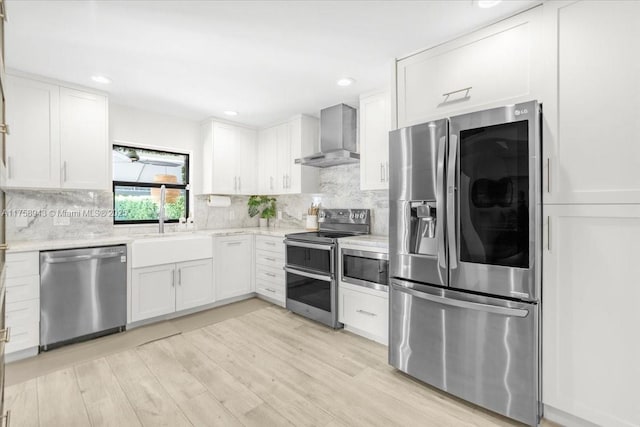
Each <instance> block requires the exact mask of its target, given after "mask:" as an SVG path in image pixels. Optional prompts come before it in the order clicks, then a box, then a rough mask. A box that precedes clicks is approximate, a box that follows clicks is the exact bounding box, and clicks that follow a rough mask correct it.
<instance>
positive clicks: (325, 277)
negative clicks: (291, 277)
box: [283, 267, 333, 282]
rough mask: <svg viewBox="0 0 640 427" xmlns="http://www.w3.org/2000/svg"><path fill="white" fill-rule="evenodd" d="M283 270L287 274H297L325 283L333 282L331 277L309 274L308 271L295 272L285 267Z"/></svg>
mask: <svg viewBox="0 0 640 427" xmlns="http://www.w3.org/2000/svg"><path fill="white" fill-rule="evenodd" d="M283 268H284V271H286V272H287V273H291V274H297V275H298V276H303V277H308V278H309V279H316V280H322V281H324V282H331V281H332V280H333V279H332V278H331V276H323V275H322V274H314V273H307V272H306V271H300V270H295V269H293V268H289V267H283Z"/></svg>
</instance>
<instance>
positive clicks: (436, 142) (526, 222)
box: [389, 101, 541, 425]
mask: <svg viewBox="0 0 640 427" xmlns="http://www.w3.org/2000/svg"><path fill="white" fill-rule="evenodd" d="M540 116H541V107H540V105H539V104H538V103H537V102H535V101H532V102H527V103H521V104H516V105H509V106H505V107H501V108H494V109H491V110H485V111H480V112H476V113H470V114H465V115H460V116H456V117H451V118H449V119H442V120H436V121H432V122H429V123H424V124H420V125H416V126H412V127H408V128H404V129H398V130H396V131H393V132H391V133H390V141H389V144H390V145H389V157H390V172H391V173H390V180H389V186H390V187H389V198H390V201H389V209H390V213H389V214H390V219H389V220H390V228H389V234H390V235H389V245H390V247H389V254H390V276H391V287H390V327H389V363H390V364H391V365H393V366H395V367H396V368H398V369H400V370H401V371H404V372H406V373H408V374H409V375H412V376H414V377H416V378H418V379H420V380H422V381H424V382H426V383H428V384H431V385H433V386H435V387H437V388H440V389H442V390H444V391H447V392H449V393H451V394H453V395H456V396H458V397H461V398H463V399H465V400H468V401H470V402H473V403H475V404H478V405H480V406H483V407H486V408H488V409H490V410H493V411H495V412H498V413H501V414H503V415H506V416H507V417H511V418H513V419H516V420H518V421H521V422H524V423H526V424H529V425H536V424H537V423H538V421H539V417H540V415H541V404H540V402H541V399H540V337H539V334H540V321H539V318H540V304H539V303H540V288H541V287H540V261H541V256H540V253H541V248H540V237H541V225H540V224H541V223H540V221H541V188H540V187H541V184H540V169H541V164H540V150H541V136H540Z"/></svg>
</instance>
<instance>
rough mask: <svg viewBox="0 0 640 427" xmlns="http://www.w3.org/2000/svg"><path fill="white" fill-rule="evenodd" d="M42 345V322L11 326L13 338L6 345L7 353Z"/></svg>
mask: <svg viewBox="0 0 640 427" xmlns="http://www.w3.org/2000/svg"><path fill="white" fill-rule="evenodd" d="M39 345H40V322H32V323H26V324H22V325H19V326H11V336H10V340H9V342H8V343H7V344H6V347H5V352H6V353H7V354H8V353H13V352H15V351H20V350H25V349H27V348H31V347H37V346H39Z"/></svg>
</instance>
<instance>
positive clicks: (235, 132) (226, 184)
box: [202, 121, 257, 194]
mask: <svg viewBox="0 0 640 427" xmlns="http://www.w3.org/2000/svg"><path fill="white" fill-rule="evenodd" d="M202 131H203V140H204V142H203V143H204V147H203V164H202V175H203V181H204V182H203V185H202V192H203V193H204V194H213V193H215V194H252V193H255V191H256V140H257V134H256V131H255V130H252V129H248V128H245V127H242V126H236V125H231V124H227V123H221V122H216V121H208V122H206V123H204V124H203V125H202Z"/></svg>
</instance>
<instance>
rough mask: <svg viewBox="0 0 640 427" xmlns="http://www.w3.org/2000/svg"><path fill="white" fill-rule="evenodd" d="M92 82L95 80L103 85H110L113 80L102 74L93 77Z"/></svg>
mask: <svg viewBox="0 0 640 427" xmlns="http://www.w3.org/2000/svg"><path fill="white" fill-rule="evenodd" d="M91 80H93V81H94V82H96V83H100V84H103V85H108V84H109V83H111V79H110V78H109V77H106V76H101V75H100V74H96V75H95V76H91Z"/></svg>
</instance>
